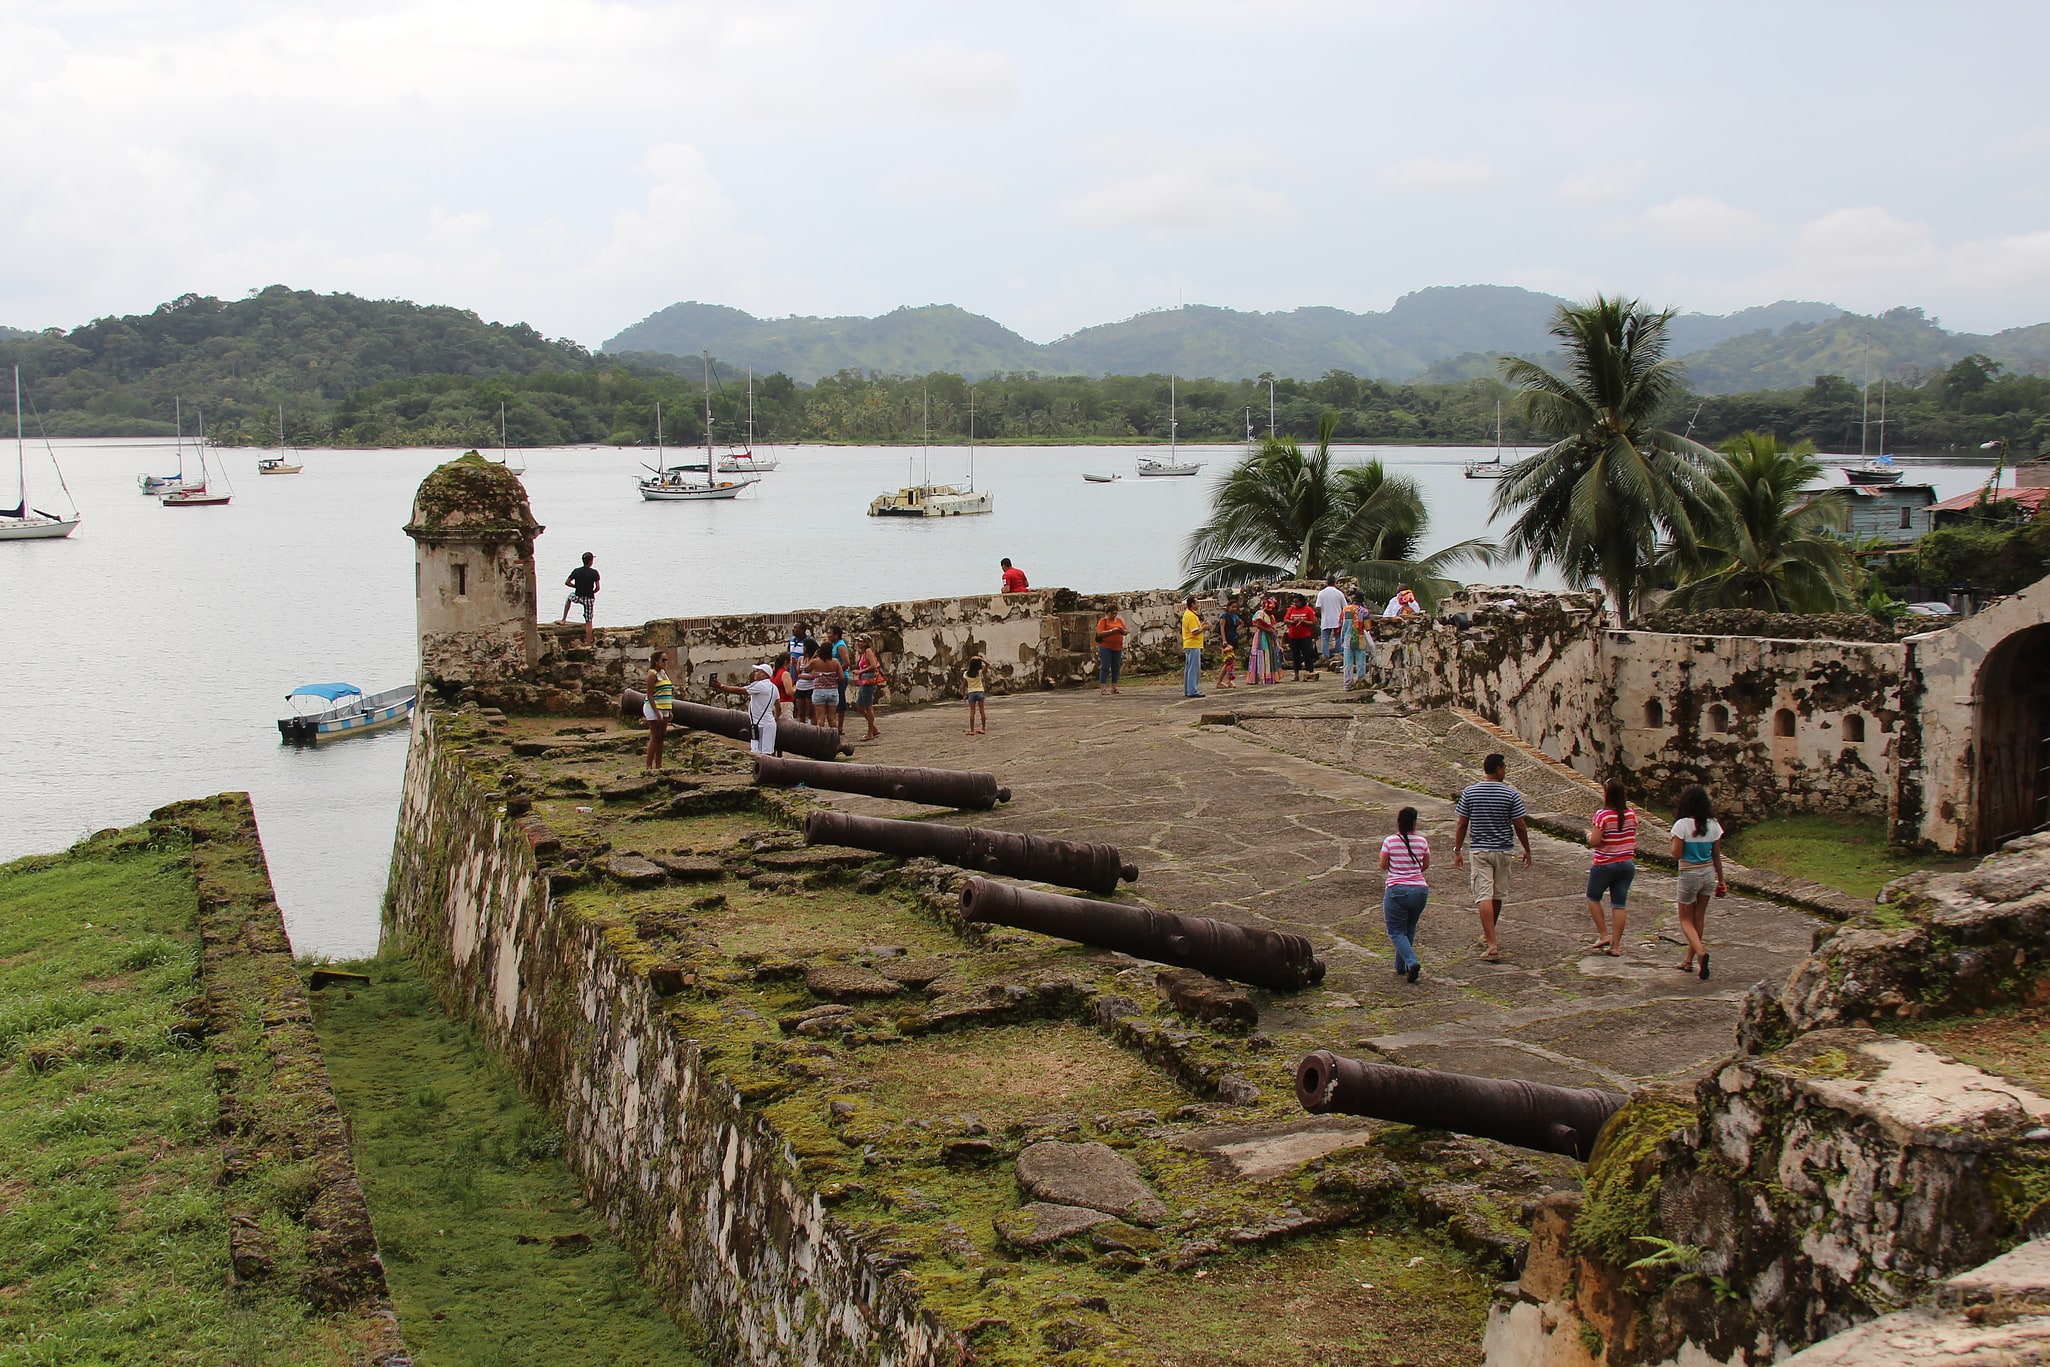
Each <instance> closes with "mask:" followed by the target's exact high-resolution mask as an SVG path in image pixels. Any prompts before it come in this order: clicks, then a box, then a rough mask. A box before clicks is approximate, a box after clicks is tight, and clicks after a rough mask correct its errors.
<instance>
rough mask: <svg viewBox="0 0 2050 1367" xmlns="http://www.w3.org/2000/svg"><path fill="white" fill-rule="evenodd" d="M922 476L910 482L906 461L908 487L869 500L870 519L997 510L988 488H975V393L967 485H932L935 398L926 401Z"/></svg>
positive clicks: (970, 412)
mask: <svg viewBox="0 0 2050 1367" xmlns="http://www.w3.org/2000/svg"><path fill="white" fill-rule="evenodd" d="M920 453H921V459H922V462H923V474H922V475H921V476H920V478H919V481H918V483H916V484H912V483H909V482H908V481H909V479H910V477H911V471H910V469H909V462H908V461H907V462H906V469H905V471H904V475H905V479H906V481H907V482H906V484H905V485H904V487H903V488H901V489H899V490H897V491H896V492H895V493H891V494H877V495H876V496H875V497H874V498H872V499H870V500H869V503H868V515H869V516H870V517H973V516H976V515H977V514H980V513H993V512H995V511H996V498H995V496H994V495H992V494H991V493H990V492H989V490H987V489H978V488H976V487H975V391H974V390H970V391H969V392H968V483H967V484H966V485H960V484H934V483H933V482H932V396H931V395H930V394H928V395H927V396H926V399H925V440H924V441H923V442H922V443H921V445H920Z"/></svg>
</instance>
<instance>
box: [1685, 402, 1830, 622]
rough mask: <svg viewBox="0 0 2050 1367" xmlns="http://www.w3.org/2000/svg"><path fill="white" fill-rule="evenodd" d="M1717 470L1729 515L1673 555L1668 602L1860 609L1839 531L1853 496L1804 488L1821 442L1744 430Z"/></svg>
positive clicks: (1692, 606) (1815, 473) (1691, 606)
mask: <svg viewBox="0 0 2050 1367" xmlns="http://www.w3.org/2000/svg"><path fill="white" fill-rule="evenodd" d="M1710 477H1711V478H1712V479H1714V481H1715V483H1716V487H1717V488H1718V489H1720V490H1721V491H1722V494H1723V497H1724V499H1725V500H1727V502H1728V504H1729V512H1728V515H1727V516H1725V517H1723V518H1722V519H1721V520H1719V521H1718V522H1717V523H1716V524H1715V525H1713V526H1710V527H1706V528H1703V529H1701V538H1700V541H1699V543H1698V544H1697V545H1696V546H1695V547H1694V549H1693V550H1692V551H1691V552H1690V553H1685V554H1681V553H1675V554H1674V555H1673V556H1672V557H1671V564H1672V567H1673V569H1674V570H1675V571H1676V572H1677V573H1678V576H1679V581H1680V585H1679V587H1678V588H1676V589H1675V590H1674V591H1673V594H1672V597H1670V598H1669V599H1667V600H1666V601H1667V604H1668V606H1671V607H1676V608H1683V609H1688V610H1699V609H1703V608H1757V609H1759V610H1760V611H1763V612H1836V611H1844V610H1849V609H1851V608H1854V607H1855V606H1856V604H1857V596H1856V593H1855V591H1854V589H1853V586H1852V584H1853V580H1854V578H1855V575H1854V574H1853V572H1852V568H1851V556H1850V550H1849V547H1848V546H1846V545H1845V543H1844V541H1843V539H1842V537H1841V535H1839V534H1838V533H1841V532H1842V530H1843V529H1844V528H1845V526H1846V525H1847V524H1848V521H1849V514H1850V508H1849V504H1850V495H1849V493H1848V492H1846V491H1845V490H1843V489H1827V490H1824V491H1823V492H1821V493H1819V494H1818V493H1812V492H1806V490H1807V489H1808V486H1809V485H1811V484H1813V483H1814V482H1815V481H1816V480H1818V479H1820V478H1821V477H1822V462H1821V461H1819V460H1817V459H1816V458H1815V443H1814V442H1812V441H1803V442H1797V443H1796V444H1795V445H1793V446H1782V445H1780V443H1779V439H1778V438H1777V437H1775V436H1773V435H1772V434H1771V433H1768V432H1744V433H1741V434H1739V435H1737V436H1734V437H1731V438H1730V439H1729V440H1728V441H1726V442H1724V443H1723V445H1722V458H1721V459H1720V460H1718V461H1717V462H1716V463H1715V464H1714V465H1713V466H1711V467H1710Z"/></svg>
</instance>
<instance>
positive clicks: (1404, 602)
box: [1381, 584, 1424, 617]
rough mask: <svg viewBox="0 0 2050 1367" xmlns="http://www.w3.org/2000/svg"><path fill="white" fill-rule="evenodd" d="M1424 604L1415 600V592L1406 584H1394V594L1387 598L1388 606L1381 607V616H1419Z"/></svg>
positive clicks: (1421, 614) (1421, 613)
mask: <svg viewBox="0 0 2050 1367" xmlns="http://www.w3.org/2000/svg"><path fill="white" fill-rule="evenodd" d="M1423 612H1424V605H1423V604H1422V603H1419V602H1418V601H1417V600H1416V594H1414V593H1412V592H1411V591H1410V587H1409V585H1407V584H1397V585H1396V586H1395V596H1394V597H1393V598H1390V599H1389V600H1388V606H1386V607H1384V608H1382V609H1381V615H1382V616H1383V617H1421V616H1423Z"/></svg>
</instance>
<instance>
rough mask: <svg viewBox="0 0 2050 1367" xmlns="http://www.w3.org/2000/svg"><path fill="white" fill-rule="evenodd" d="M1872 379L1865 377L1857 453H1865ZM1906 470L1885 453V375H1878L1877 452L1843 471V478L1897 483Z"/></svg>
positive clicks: (1854, 480) (1869, 420) (1865, 481)
mask: <svg viewBox="0 0 2050 1367" xmlns="http://www.w3.org/2000/svg"><path fill="white" fill-rule="evenodd" d="M1871 414H1872V379H1871V377H1870V376H1869V375H1868V376H1867V377H1866V379H1865V417H1864V419H1863V421H1862V424H1861V426H1860V428H1859V431H1858V454H1859V455H1860V456H1863V455H1864V454H1865V446H1866V438H1867V436H1868V433H1867V431H1866V430H1865V429H1866V428H1868V427H1870V426H1871ZM1906 473H1907V471H1905V470H1903V469H1901V467H1900V466H1898V465H1895V464H1894V463H1893V457H1892V456H1889V455H1887V454H1886V377H1885V376H1884V375H1882V376H1880V377H1879V454H1878V455H1876V456H1873V457H1872V458H1871V459H1870V460H1861V461H1860V462H1859V463H1858V464H1856V465H1853V466H1851V467H1850V468H1849V469H1847V470H1845V471H1844V478H1845V479H1847V480H1849V481H1850V482H1851V483H1853V484H1859V485H1865V486H1867V487H1870V486H1874V485H1886V484H1898V483H1900V482H1901V476H1902V475H1904V474H1906Z"/></svg>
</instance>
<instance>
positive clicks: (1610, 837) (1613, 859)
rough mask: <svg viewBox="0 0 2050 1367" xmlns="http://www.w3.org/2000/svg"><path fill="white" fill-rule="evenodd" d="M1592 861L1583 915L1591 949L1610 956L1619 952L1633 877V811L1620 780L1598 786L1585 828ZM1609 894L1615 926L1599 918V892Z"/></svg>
mask: <svg viewBox="0 0 2050 1367" xmlns="http://www.w3.org/2000/svg"><path fill="white" fill-rule="evenodd" d="M1587 844H1588V848H1590V849H1592V850H1593V851H1594V864H1593V865H1592V866H1591V867H1590V868H1589V869H1588V871H1587V914H1588V915H1589V916H1592V917H1593V918H1594V948H1596V949H1599V950H1600V951H1601V952H1602V953H1604V954H1607V955H1609V956H1610V957H1612V958H1614V957H1618V956H1620V955H1621V954H1622V953H1623V922H1624V921H1625V920H1626V919H1627V918H1628V911H1627V910H1626V909H1627V908H1628V906H1629V905H1630V883H1631V880H1632V879H1634V878H1636V877H1637V813H1635V812H1633V811H1631V810H1630V802H1629V799H1628V798H1626V797H1624V795H1623V780H1621V779H1619V778H1612V779H1610V780H1609V781H1608V783H1607V784H1606V785H1605V786H1604V787H1603V789H1602V809H1601V810H1600V811H1598V812H1596V813H1595V814H1594V820H1593V821H1592V822H1591V823H1590V824H1589V826H1588V828H1587ZM1604 892H1606V893H1608V895H1609V904H1610V906H1611V907H1613V908H1614V910H1615V925H1614V927H1613V928H1611V927H1610V925H1609V923H1608V922H1607V921H1605V920H1603V919H1602V894H1603V893H1604Z"/></svg>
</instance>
